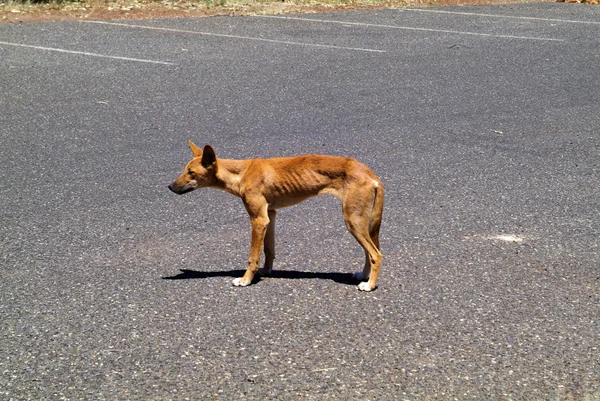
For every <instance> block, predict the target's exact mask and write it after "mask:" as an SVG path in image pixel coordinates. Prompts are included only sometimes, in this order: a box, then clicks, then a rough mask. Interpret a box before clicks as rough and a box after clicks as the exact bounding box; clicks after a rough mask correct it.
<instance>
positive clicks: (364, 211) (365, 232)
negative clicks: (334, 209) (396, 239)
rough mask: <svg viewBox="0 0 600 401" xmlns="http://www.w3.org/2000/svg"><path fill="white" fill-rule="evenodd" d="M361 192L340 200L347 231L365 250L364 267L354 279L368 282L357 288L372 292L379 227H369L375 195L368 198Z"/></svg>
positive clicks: (376, 271)
mask: <svg viewBox="0 0 600 401" xmlns="http://www.w3.org/2000/svg"><path fill="white" fill-rule="evenodd" d="M362 191H364V189H361V190H358V191H355V192H354V193H349V194H346V196H345V197H344V199H343V200H342V211H343V213H344V221H345V222H346V227H348V231H350V233H351V234H352V235H353V236H354V238H355V239H356V240H357V241H358V243H359V244H360V245H361V246H362V247H363V249H364V250H365V259H366V260H365V267H364V269H363V271H362V273H356V274H355V275H354V277H356V278H358V279H360V280H363V279H364V280H366V279H367V278H368V279H369V281H368V282H361V283H360V284H359V286H358V288H359V289H360V290H361V291H372V290H374V289H375V287H376V286H377V277H378V276H379V268H380V266H381V259H382V255H381V252H380V251H379V247H378V244H376V242H379V232H378V228H379V225H378V224H375V225H374V226H372V225H371V218H372V214H373V205H374V201H375V200H376V199H374V196H376V195H375V194H374V193H371V194H372V195H371V196H369V195H367V194H365V193H364V192H362ZM369 191H370V190H369ZM373 237H374V238H373ZM375 241H376V242H375Z"/></svg>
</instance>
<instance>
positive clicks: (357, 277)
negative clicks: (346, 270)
mask: <svg viewBox="0 0 600 401" xmlns="http://www.w3.org/2000/svg"><path fill="white" fill-rule="evenodd" d="M352 278H353V279H355V280H358V281H365V280H367V279H368V277H365V275H364V274H363V272H356V273H352Z"/></svg>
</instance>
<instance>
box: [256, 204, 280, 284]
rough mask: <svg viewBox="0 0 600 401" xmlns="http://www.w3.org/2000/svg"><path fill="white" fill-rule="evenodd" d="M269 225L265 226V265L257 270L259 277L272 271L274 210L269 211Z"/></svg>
mask: <svg viewBox="0 0 600 401" xmlns="http://www.w3.org/2000/svg"><path fill="white" fill-rule="evenodd" d="M268 214H269V225H267V233H266V234H265V265H264V266H263V268H262V269H259V270H258V274H260V276H261V277H266V276H268V275H269V274H271V270H272V269H273V260H274V259H275V216H276V215H277V212H276V211H275V209H269V210H268Z"/></svg>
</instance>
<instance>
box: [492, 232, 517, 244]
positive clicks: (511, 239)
mask: <svg viewBox="0 0 600 401" xmlns="http://www.w3.org/2000/svg"><path fill="white" fill-rule="evenodd" d="M489 238H490V239H491V240H497V241H504V242H518V243H520V242H523V237H519V236H518V235H514V234H501V235H494V236H492V237H489Z"/></svg>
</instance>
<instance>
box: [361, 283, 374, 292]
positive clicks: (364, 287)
mask: <svg viewBox="0 0 600 401" xmlns="http://www.w3.org/2000/svg"><path fill="white" fill-rule="evenodd" d="M358 289H359V290H361V291H366V292H369V291H373V289H372V288H371V287H370V286H369V283H368V282H366V281H363V282H362V283H360V284H359V285H358Z"/></svg>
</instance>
